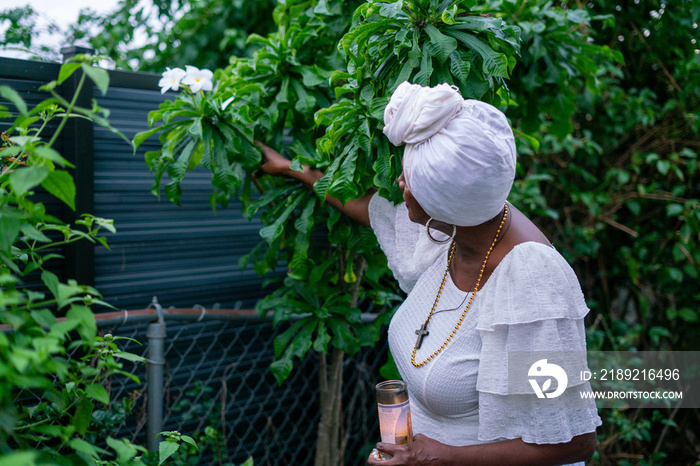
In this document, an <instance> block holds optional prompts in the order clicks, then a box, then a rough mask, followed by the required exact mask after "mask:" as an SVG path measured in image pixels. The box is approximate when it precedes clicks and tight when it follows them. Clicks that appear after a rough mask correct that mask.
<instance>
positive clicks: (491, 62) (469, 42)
mask: <svg viewBox="0 0 700 466" xmlns="http://www.w3.org/2000/svg"><path fill="white" fill-rule="evenodd" d="M445 34H447V35H450V36H452V37H454V38H455V39H457V40H458V41H460V42H461V43H462V44H464V45H465V46H466V47H467V48H468V49H469V50H473V51H475V52H476V53H478V54H479V55H480V56H481V58H482V60H483V62H484V63H483V69H484V71H485V72H486V73H487V74H490V75H491V76H494V77H500V78H507V77H508V59H507V58H506V56H505V55H504V54H502V53H498V52H496V51H495V50H493V49H492V48H491V47H490V46H489V45H488V44H486V43H485V42H484V41H482V40H481V39H479V38H477V37H475V36H473V35H471V34H467V33H466V32H461V31H457V30H454V29H452V28H448V29H445Z"/></svg>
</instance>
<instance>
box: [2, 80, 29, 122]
mask: <svg viewBox="0 0 700 466" xmlns="http://www.w3.org/2000/svg"><path fill="white" fill-rule="evenodd" d="M0 96H1V97H3V98H5V99H7V100H9V101H10V102H12V103H13V104H14V105H15V107H17V110H18V111H19V113H21V114H22V115H24V116H29V115H28V113H27V104H26V103H24V100H22V98H21V97H20V96H19V94H18V93H17V92H16V91H15V90H14V89H12V88H10V87H7V86H0Z"/></svg>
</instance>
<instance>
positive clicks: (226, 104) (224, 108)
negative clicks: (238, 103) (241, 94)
mask: <svg viewBox="0 0 700 466" xmlns="http://www.w3.org/2000/svg"><path fill="white" fill-rule="evenodd" d="M233 99H234V96H231V97H229V98H228V99H226V100H224V101H223V102H222V103H221V110H226V107H228V106H229V104H231V102H233Z"/></svg>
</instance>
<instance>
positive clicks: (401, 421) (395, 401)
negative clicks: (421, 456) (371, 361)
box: [375, 380, 413, 459]
mask: <svg viewBox="0 0 700 466" xmlns="http://www.w3.org/2000/svg"><path fill="white" fill-rule="evenodd" d="M375 391H376V394H377V409H378V411H379V431H380V432H381V436H382V442H383V443H393V444H396V445H403V444H406V443H409V442H412V441H413V428H412V426H411V408H410V404H409V401H408V390H407V389H406V382H404V381H403V380H387V381H386V382H380V383H378V384H377V386H376V387H375ZM378 456H379V459H388V458H390V457H387V455H386V454H382V453H381V452H380V453H379V455H378Z"/></svg>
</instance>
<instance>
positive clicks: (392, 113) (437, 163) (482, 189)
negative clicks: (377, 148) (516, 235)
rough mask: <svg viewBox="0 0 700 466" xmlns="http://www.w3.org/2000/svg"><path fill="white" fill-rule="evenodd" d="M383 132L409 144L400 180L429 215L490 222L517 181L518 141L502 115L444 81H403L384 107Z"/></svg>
mask: <svg viewBox="0 0 700 466" xmlns="http://www.w3.org/2000/svg"><path fill="white" fill-rule="evenodd" d="M384 124H385V127H384V134H386V136H387V138H389V141H391V143H392V144H394V145H395V146H400V145H402V144H406V148H405V150H404V159H403V169H404V178H405V180H406V183H407V184H408V186H409V188H410V190H411V192H412V193H413V196H414V197H415V198H416V200H417V201H418V203H419V204H420V205H421V207H423V209H424V210H425V211H426V213H427V214H428V215H430V216H431V217H433V218H434V219H436V220H440V221H443V222H447V223H449V224H453V225H457V226H474V225H479V224H481V223H484V222H486V221H487V220H490V219H492V218H493V217H495V216H496V215H498V213H499V212H500V211H501V209H502V208H503V203H504V202H505V201H506V199H507V197H508V193H510V189H511V187H512V186H513V179H514V178H515V164H516V152H515V138H514V137H513V130H512V129H511V128H510V125H509V124H508V120H507V119H506V116H505V115H504V114H503V113H502V112H500V111H499V110H498V109H497V108H495V107H493V106H492V105H489V104H487V103H484V102H481V101H478V100H464V99H463V98H462V96H461V95H460V94H459V91H458V90H457V89H456V88H455V87H453V86H449V85H447V84H440V85H438V86H436V87H434V88H430V87H423V86H419V85H418V84H410V83H408V82H404V83H401V85H399V87H397V88H396V90H395V91H394V94H393V95H392V96H391V100H390V102H389V105H387V107H386V109H385V110H384Z"/></svg>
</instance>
